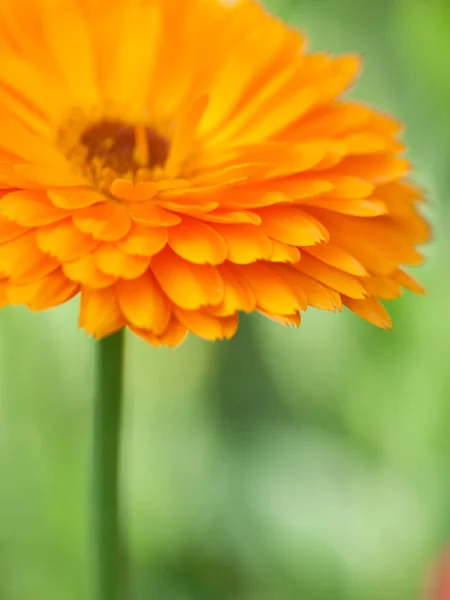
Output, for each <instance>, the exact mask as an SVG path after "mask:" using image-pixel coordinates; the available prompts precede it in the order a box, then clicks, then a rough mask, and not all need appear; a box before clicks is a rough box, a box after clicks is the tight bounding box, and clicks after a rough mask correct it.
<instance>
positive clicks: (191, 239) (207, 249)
mask: <svg viewBox="0 0 450 600" xmlns="http://www.w3.org/2000/svg"><path fill="white" fill-rule="evenodd" d="M169 246H170V247H171V248H172V250H173V251H174V252H176V253H177V254H178V256H181V258H184V259H186V260H188V261H189V262H193V263H196V264H205V263H207V264H210V265H218V264H220V263H223V262H224V260H225V259H226V258H227V253H228V247H227V244H226V243H225V241H224V239H223V237H222V236H221V235H220V233H218V232H217V231H216V230H215V229H213V228H212V227H210V226H209V225H207V224H206V223H202V222H201V221H196V220H194V219H187V218H185V219H183V221H182V222H181V223H180V224H179V225H177V226H176V227H171V228H170V229H169Z"/></svg>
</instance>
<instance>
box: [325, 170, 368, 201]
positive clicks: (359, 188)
mask: <svg viewBox="0 0 450 600" xmlns="http://www.w3.org/2000/svg"><path fill="white" fill-rule="evenodd" d="M358 175H360V174H359V173H358ZM321 176H322V177H323V178H324V179H326V180H327V181H328V182H329V183H330V184H332V185H333V189H332V190H330V191H329V192H328V193H327V194H326V195H327V196H328V197H330V198H339V199H341V200H345V199H348V200H350V199H351V200H353V199H355V198H367V196H370V194H371V193H372V192H373V190H374V186H373V185H372V184H371V183H368V182H367V181H364V180H363V179H358V178H357V177H350V176H346V175H335V174H334V173H333V174H328V173H327V172H324V173H322V174H321Z"/></svg>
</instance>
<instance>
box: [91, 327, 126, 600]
mask: <svg viewBox="0 0 450 600" xmlns="http://www.w3.org/2000/svg"><path fill="white" fill-rule="evenodd" d="M123 331H124V330H122V331H119V332H118V333H115V334H113V335H111V336H109V337H107V338H105V339H103V340H101V341H100V342H97V343H96V347H97V355H96V389H95V409H94V448H93V454H94V455H93V463H94V483H93V488H94V494H93V503H94V506H93V520H94V523H93V526H94V540H93V542H94V549H93V559H94V572H93V575H94V599H95V600H119V598H120V596H121V589H120V587H121V584H122V582H121V568H120V567H121V565H120V562H121V561H120V548H119V540H120V535H119V498H118V495H119V493H118V475H119V451H120V422H121V415H122V385H123V381H122V380H123V354H124V333H123Z"/></svg>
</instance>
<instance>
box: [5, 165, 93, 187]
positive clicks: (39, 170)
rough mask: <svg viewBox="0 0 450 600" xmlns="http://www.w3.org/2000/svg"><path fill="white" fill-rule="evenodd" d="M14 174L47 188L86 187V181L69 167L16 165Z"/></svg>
mask: <svg viewBox="0 0 450 600" xmlns="http://www.w3.org/2000/svg"><path fill="white" fill-rule="evenodd" d="M13 169H14V172H15V173H17V175H19V176H20V177H23V178H24V179H26V180H28V181H32V182H33V183H39V184H41V185H43V186H45V187H47V186H48V187H74V186H85V185H86V183H87V182H86V180H85V179H84V178H83V177H81V176H80V175H77V174H76V173H73V172H72V171H71V170H70V168H69V166H67V167H65V168H64V167H58V168H55V167H48V166H46V165H14V167H13Z"/></svg>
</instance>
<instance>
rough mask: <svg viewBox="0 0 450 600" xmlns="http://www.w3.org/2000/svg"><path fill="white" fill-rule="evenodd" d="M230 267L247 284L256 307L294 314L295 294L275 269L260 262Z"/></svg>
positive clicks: (273, 311) (284, 313)
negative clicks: (253, 296)
mask: <svg viewBox="0 0 450 600" xmlns="http://www.w3.org/2000/svg"><path fill="white" fill-rule="evenodd" d="M230 267H231V265H230ZM232 268H233V270H234V272H235V273H237V275H238V277H239V276H241V277H243V278H244V279H245V280H246V282H247V283H248V284H249V286H250V288H251V290H252V292H253V294H254V295H255V298H256V304H257V307H258V308H261V309H263V310H267V311H268V312H271V313H274V314H281V315H290V314H294V313H296V312H297V310H298V309H299V305H298V301H297V298H296V297H295V294H294V293H293V291H292V289H291V288H290V286H289V285H288V284H287V283H286V282H285V281H284V280H283V279H282V278H281V277H280V276H279V275H278V274H277V271H276V269H274V268H272V267H271V266H268V265H265V264H264V263H261V262H260V263H255V264H251V265H233V266H232Z"/></svg>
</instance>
